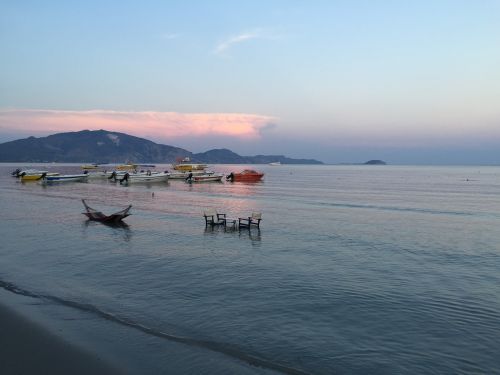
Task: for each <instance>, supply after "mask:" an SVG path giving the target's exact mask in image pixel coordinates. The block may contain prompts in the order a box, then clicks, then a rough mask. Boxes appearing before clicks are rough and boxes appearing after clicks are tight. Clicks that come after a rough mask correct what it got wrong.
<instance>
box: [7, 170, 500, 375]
mask: <svg viewBox="0 0 500 375" xmlns="http://www.w3.org/2000/svg"><path fill="white" fill-rule="evenodd" d="M17 167H28V166H26V165H23V164H16V163H13V164H1V165H0V239H1V241H0V287H1V288H0V289H1V293H0V298H1V299H2V300H3V301H11V302H9V303H13V304H15V305H16V306H17V308H19V309H21V310H23V311H25V312H26V313H27V314H29V315H30V316H31V317H32V318H33V319H35V320H38V321H40V322H43V324H44V325H45V326H47V327H50V329H51V330H52V331H54V332H57V333H58V334H60V335H62V336H63V337H65V339H67V340H69V341H70V342H76V343H78V345H81V346H83V347H84V348H85V349H86V350H90V351H93V352H95V353H98V354H99V356H100V357H102V358H105V359H107V360H109V361H110V362H112V363H114V364H117V365H118V366H120V367H121V368H122V369H123V370H124V371H125V372H127V373H131V374H500V349H499V348H500V167H496V166H484V167H483V166H453V167H450V166H442V167H441V166H389V165H387V166H378V165H376V166H363V165H342V166H338V165H337V166H332V165H315V166H312V165H281V166H269V165H255V166H248V165H212V166H210V168H211V169H213V170H216V171H219V172H222V173H225V174H227V173H229V172H231V171H235V172H236V171H240V170H242V169H244V168H248V167H251V168H255V169H257V170H260V171H262V172H264V173H265V176H264V179H263V181H262V182H259V183H238V182H234V183H230V182H227V181H224V182H221V183H199V184H188V183H186V182H185V181H183V180H178V181H174V180H171V181H169V182H168V183H155V184H134V185H130V186H121V185H120V184H117V183H111V182H109V181H107V180H98V181H89V182H86V183H81V182H72V183H68V182H67V183H60V184H53V185H43V184H40V183H37V182H31V183H28V182H26V183H21V182H20V181H19V180H18V179H16V178H13V177H11V176H10V172H11V171H12V170H13V169H15V168H17ZM31 167H37V168H42V169H47V170H49V171H59V172H65V173H74V172H78V171H79V170H80V169H79V165H76V164H45V165H32V166H31ZM170 168H171V166H170V165H159V166H157V169H158V170H161V171H163V170H168V169H170ZM82 198H83V199H85V200H86V201H87V203H88V204H89V205H90V206H92V207H94V208H98V209H100V210H102V211H103V212H105V213H112V212H114V211H118V210H121V209H123V208H125V207H126V206H127V205H129V204H131V205H132V211H131V212H132V215H131V216H130V217H128V218H126V219H125V223H126V224H125V225H122V226H108V225H103V224H101V223H97V222H89V221H87V219H86V217H85V216H84V215H82V212H83V205H82V202H81V199H82ZM206 209H216V210H217V211H218V212H220V213H225V214H226V215H227V216H228V217H229V218H238V217H247V216H250V215H251V213H252V212H260V213H262V222H261V225H260V229H258V228H251V229H250V230H249V229H246V228H245V229H241V230H237V229H236V230H233V229H232V228H224V227H214V228H212V227H208V228H206V227H205V221H204V219H203V216H202V215H203V211H204V210H206ZM12 301H13V302H12Z"/></svg>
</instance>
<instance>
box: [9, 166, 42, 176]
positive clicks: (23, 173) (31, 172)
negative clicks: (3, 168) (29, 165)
mask: <svg viewBox="0 0 500 375" xmlns="http://www.w3.org/2000/svg"><path fill="white" fill-rule="evenodd" d="M44 173H48V171H41V170H38V169H19V168H17V169H16V170H15V171H13V172H12V173H11V176H12V177H18V178H19V177H23V176H27V175H42V174H44Z"/></svg>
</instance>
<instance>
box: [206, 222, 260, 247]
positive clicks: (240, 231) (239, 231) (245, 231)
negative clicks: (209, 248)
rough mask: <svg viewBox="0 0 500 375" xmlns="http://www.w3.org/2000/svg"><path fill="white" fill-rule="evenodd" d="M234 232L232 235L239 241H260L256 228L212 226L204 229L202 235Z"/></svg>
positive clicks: (258, 231)
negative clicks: (239, 239)
mask: <svg viewBox="0 0 500 375" xmlns="http://www.w3.org/2000/svg"><path fill="white" fill-rule="evenodd" d="M231 232H234V235H235V236H236V235H237V236H238V237H239V238H241V239H247V238H248V239H250V240H251V241H252V243H253V242H260V241H261V240H262V237H261V232H260V229H258V228H252V229H249V228H238V227H237V226H235V227H232V226H227V227H224V226H223V225H214V226H210V225H209V226H207V227H205V229H204V231H203V233H204V234H205V235H209V236H214V235H218V234H219V233H231Z"/></svg>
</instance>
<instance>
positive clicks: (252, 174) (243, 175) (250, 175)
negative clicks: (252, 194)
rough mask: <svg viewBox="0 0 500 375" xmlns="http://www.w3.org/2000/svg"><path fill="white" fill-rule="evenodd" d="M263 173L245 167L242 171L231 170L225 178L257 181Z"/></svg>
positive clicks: (239, 180) (237, 180)
mask: <svg viewBox="0 0 500 375" xmlns="http://www.w3.org/2000/svg"><path fill="white" fill-rule="evenodd" d="M262 177H264V173H260V172H257V171H254V170H252V169H245V170H244V171H243V172H240V173H234V172H231V173H230V174H229V175H227V177H226V180H228V181H231V182H235V181H236V182H258V181H260V180H262Z"/></svg>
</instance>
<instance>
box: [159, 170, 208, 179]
mask: <svg viewBox="0 0 500 375" xmlns="http://www.w3.org/2000/svg"><path fill="white" fill-rule="evenodd" d="M190 173H191V174H192V175H193V176H202V175H212V174H214V173H215V172H211V171H191V172H182V171H175V172H170V176H169V179H171V180H185V179H186V178H188V177H189V174H190Z"/></svg>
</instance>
